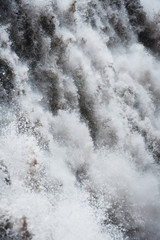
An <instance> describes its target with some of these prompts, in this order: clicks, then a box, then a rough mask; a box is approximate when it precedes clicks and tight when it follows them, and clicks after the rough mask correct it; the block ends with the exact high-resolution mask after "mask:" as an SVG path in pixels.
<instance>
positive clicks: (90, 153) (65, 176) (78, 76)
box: [0, 0, 160, 240]
mask: <svg viewBox="0 0 160 240" xmlns="http://www.w3.org/2000/svg"><path fill="white" fill-rule="evenodd" d="M119 2H121V1H119ZM143 2H144V1H143ZM89 3H91V1H89V0H85V1H84V0H78V1H77V2H74V1H72V0H66V1H65V2H63V1H62V0H57V1H50V0H47V1H44V0H41V1H38V0H36V1H32V0H24V1H22V9H23V11H24V12H25V13H27V14H28V17H29V18H30V19H31V22H32V26H34V29H36V27H37V26H38V24H39V23H37V22H38V19H39V18H40V16H41V15H45V16H47V18H48V19H49V21H50V22H53V23H54V24H55V33H54V35H53V36H52V35H49V34H46V32H45V30H44V29H42V28H41V34H42V39H41V42H42V48H41V49H40V50H39V52H40V60H37V61H38V63H37V65H36V68H35V69H34V71H31V70H30V67H29V64H30V61H32V59H31V60H26V59H25V58H24V59H23V56H22V57H18V54H17V53H16V51H14V49H13V48H12V39H10V36H9V34H10V33H9V31H7V29H9V25H11V24H12V23H7V24H2V25H1V26H0V46H1V48H0V58H1V59H3V60H4V61H6V62H7V64H8V66H10V68H11V69H12V71H13V73H14V74H13V76H14V77H13V78H14V90H13V98H12V101H10V102H9V103H8V102H6V101H5V100H3V101H2V103H1V119H0V123H1V128H0V134H1V137H0V149H1V151H0V160H1V163H2V166H3V164H4V165H5V167H6V168H7V171H3V169H0V186H1V191H0V226H2V227H1V229H0V231H1V232H2V228H3V227H4V226H5V224H6V222H7V221H9V222H10V223H11V226H10V227H7V229H8V238H7V236H6V235H5V236H3V234H4V233H3V234H2V233H0V234H1V239H33V240H75V239H76V240H110V239H112V240H113V239H114V240H120V239H145V240H159V239H160V175H159V162H158V161H159V160H158V158H159V151H160V150H159V147H160V138H159V133H160V124H159V123H160V110H159V109H160V108H159V107H160V105H159V104H160V67H159V60H158V57H157V58H156V57H155V56H154V55H153V54H152V52H151V51H150V50H148V49H146V48H145V47H144V46H143V45H142V44H141V43H139V42H138V40H137V38H136V35H135V34H134V33H133V31H132V29H131V26H130V24H129V21H128V16H127V13H126V9H125V7H124V5H123V4H122V8H121V10H119V11H118V10H117V9H116V8H115V9H114V7H111V6H110V5H108V6H107V7H106V8H103V7H104V6H103V5H102V4H103V3H102V1H99V2H98V1H92V4H93V5H94V4H95V6H94V7H93V8H91V9H92V14H93V16H94V17H93V18H94V21H95V24H96V27H94V26H93V25H94V24H92V23H91V20H92V19H91V16H90V15H92V14H91V13H90V15H89V13H87V9H88V6H89ZM154 3H155V4H156V5H155V6H158V7H160V3H159V2H158V1H152V4H154ZM73 4H75V5H73ZM106 5H107V1H106ZM146 6H147V5H146ZM12 8H13V9H14V8H15V9H16V4H15V5H14V6H12ZM114 14H115V15H114ZM113 15H114V17H115V16H116V17H115V21H117V22H118V21H120V20H121V22H122V24H123V26H125V27H126V30H127V33H128V35H129V39H130V40H129V42H127V43H126V42H125V40H122V39H120V37H119V36H118V35H117V33H116V32H115V30H114V28H113V26H112V25H111V24H110V23H109V21H108V19H110V18H111V17H112V16H113ZM106 26H107V27H108V28H109V33H108V32H106V31H103V29H104V28H105V27H106ZM39 28H40V27H39ZM35 31H36V30H35ZM53 39H54V40H55V39H56V40H55V41H57V42H58V44H57V45H56V43H55V46H56V47H54V48H52V40H53ZM112 41H113V42H114V44H113V47H109V46H110V42H112ZM29 54H32V52H31V53H29ZM44 72H45V74H44ZM35 76H36V77H35ZM6 175H7V176H8V177H9V178H10V181H11V184H6V181H5V178H6ZM26 232H28V235H27V234H26ZM16 234H17V235H16ZM9 236H10V238H9Z"/></svg>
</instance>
